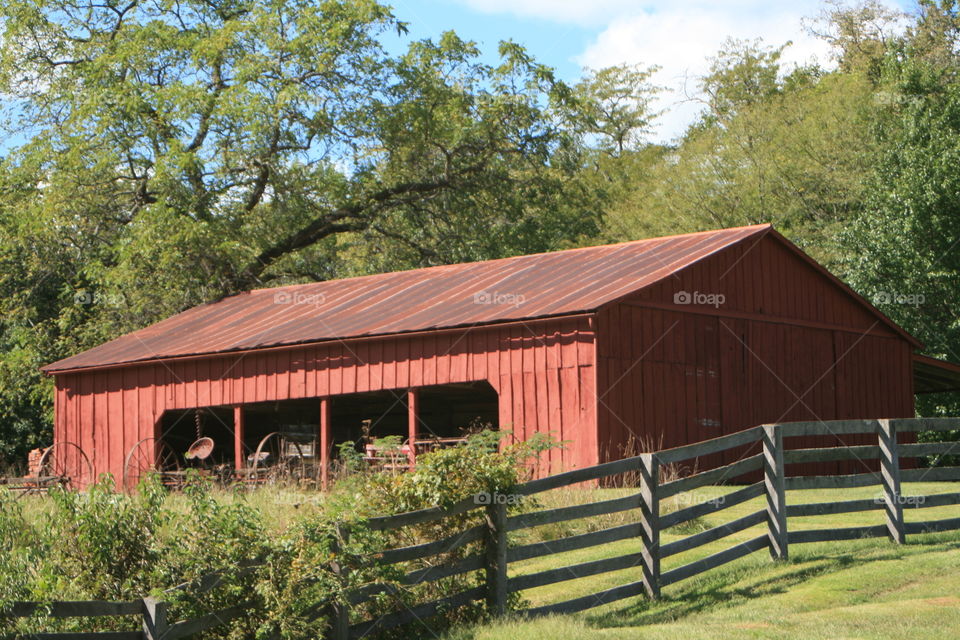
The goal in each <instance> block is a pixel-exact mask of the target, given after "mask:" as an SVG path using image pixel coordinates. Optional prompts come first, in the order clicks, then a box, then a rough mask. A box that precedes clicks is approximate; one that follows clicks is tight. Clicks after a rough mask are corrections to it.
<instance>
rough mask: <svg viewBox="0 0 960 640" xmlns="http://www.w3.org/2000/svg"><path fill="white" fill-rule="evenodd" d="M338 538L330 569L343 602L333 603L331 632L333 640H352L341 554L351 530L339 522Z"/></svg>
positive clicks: (336, 538)
mask: <svg viewBox="0 0 960 640" xmlns="http://www.w3.org/2000/svg"><path fill="white" fill-rule="evenodd" d="M336 531H337V532H336V537H335V538H334V540H333V548H332V549H331V551H332V552H333V555H334V558H333V561H332V562H331V563H330V568H331V569H332V571H333V574H334V575H335V576H336V577H337V580H338V581H339V582H340V587H341V591H342V596H343V602H341V601H339V600H335V601H334V603H333V620H332V621H331V622H332V624H331V625H330V631H331V633H332V636H331V637H332V638H333V640H348V639H349V638H350V606H349V605H348V604H347V602H346V600H347V597H348V596H349V594H348V593H346V586H347V585H346V579H345V577H344V575H345V571H344V566H343V561H342V558H341V552H342V551H343V544H344V543H346V541H347V539H348V537H349V535H350V530H349V529H348V528H347V527H346V525H344V524H343V523H342V522H337V525H336Z"/></svg>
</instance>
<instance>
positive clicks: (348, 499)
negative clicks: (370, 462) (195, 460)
mask: <svg viewBox="0 0 960 640" xmlns="http://www.w3.org/2000/svg"><path fill="white" fill-rule="evenodd" d="M503 435H504V434H502V433H501V434H497V435H495V436H492V435H490V434H489V433H484V432H481V433H478V434H476V435H474V436H472V437H471V438H470V440H469V443H468V445H466V446H458V447H451V448H448V449H441V450H437V451H434V452H431V453H427V454H424V455H422V456H421V457H419V458H418V465H417V468H416V470H415V471H413V472H410V473H405V474H384V473H358V474H352V475H347V476H345V477H344V478H343V479H342V480H341V481H340V482H339V483H338V484H337V485H336V486H335V487H334V491H333V493H332V495H330V496H329V497H327V498H326V500H325V501H324V504H323V507H322V508H321V509H314V510H304V511H303V512H302V513H300V514H298V515H297V516H296V517H294V518H293V519H292V520H291V521H290V522H289V523H288V524H286V525H283V526H277V525H275V524H274V525H271V523H268V522H267V521H266V520H265V514H264V512H263V511H262V510H260V509H256V508H254V507H253V506H252V504H251V503H250V502H248V501H247V499H246V496H247V494H244V493H239V492H238V493H237V494H235V495H232V496H224V495H222V494H221V495H218V494H217V493H215V492H214V491H213V488H212V486H211V485H210V483H209V482H208V481H207V480H206V479H204V478H203V477H201V476H199V475H198V474H195V473H194V474H190V475H189V476H188V478H187V481H186V485H185V489H184V492H183V494H169V493H168V492H167V491H166V490H165V489H164V488H163V486H162V485H161V483H160V480H159V478H157V477H155V476H147V477H145V478H144V480H143V481H142V482H141V484H140V486H139V488H138V491H137V492H136V493H135V494H121V493H116V492H115V490H114V484H113V480H112V478H110V477H109V476H104V477H102V478H101V479H100V480H99V481H98V482H97V483H96V484H95V485H94V486H92V487H91V488H90V489H88V490H87V491H85V492H74V491H66V490H55V491H53V492H52V493H51V494H50V496H49V499H45V500H43V501H42V502H41V499H37V501H35V502H34V503H33V504H35V505H39V506H40V511H39V512H35V513H25V511H24V509H23V508H22V504H23V503H22V502H18V501H17V500H16V499H15V498H14V497H13V496H12V495H11V494H10V493H8V492H7V491H5V490H0V625H3V628H4V629H5V630H7V629H10V630H13V631H14V632H17V633H22V634H29V633H32V632H36V631H37V630H44V631H65V632H66V631H70V632H83V631H93V630H101V631H102V630H123V629H125V628H126V626H129V621H126V622H125V621H124V620H123V619H122V618H104V619H50V618H45V617H43V616H40V617H35V618H29V619H13V618H11V617H4V614H5V612H6V613H9V611H8V607H9V605H10V603H12V602H15V601H25V600H26V601H40V602H49V601H53V600H111V601H129V600H134V599H139V598H142V597H144V596H147V595H151V594H152V595H156V596H160V597H162V598H163V599H164V600H165V601H167V602H168V603H169V605H170V613H171V618H172V619H174V620H184V619H191V618H195V617H199V616H202V615H205V614H208V613H210V612H212V611H217V610H220V609H224V608H227V607H232V606H236V605H238V604H248V605H250V610H249V614H248V615H245V616H242V617H240V618H238V619H236V620H234V621H233V622H231V623H229V624H228V625H224V626H222V627H218V628H217V629H215V630H213V631H211V632H208V633H207V634H206V635H205V637H210V638H236V639H240V638H244V639H246V638H264V639H266V638H283V639H290V640H299V639H306V638H312V637H319V636H322V635H323V633H324V631H325V629H326V626H327V624H328V615H327V614H329V612H330V607H331V605H332V604H333V603H335V602H341V603H344V602H346V594H347V592H348V590H350V589H353V588H356V587H359V586H362V585H370V584H382V585H386V586H391V585H392V586H394V587H399V586H400V582H399V579H400V578H401V577H402V575H403V574H404V573H405V572H407V571H410V570H412V569H415V568H421V567H423V566H427V565H425V564H424V563H423V562H411V563H404V564H402V565H394V566H390V567H380V566H378V565H377V563H376V562H371V558H373V557H375V556H376V554H377V553H378V552H380V551H382V550H383V549H386V548H395V547H399V546H406V545H408V544H417V543H420V542H425V541H430V540H436V539H439V538H442V537H446V536H448V535H450V534H451V533H452V532H454V531H456V530H462V529H464V528H466V527H469V526H474V525H479V524H483V523H484V522H485V521H484V516H483V513H484V510H483V509H482V508H481V509H477V510H474V512H473V513H471V514H464V515H462V516H458V517H453V518H448V519H445V520H444V521H443V522H442V523H439V524H429V525H421V526H414V527H404V528H403V529H401V530H399V531H392V532H375V531H371V530H370V529H368V528H367V527H366V526H365V524H364V523H365V521H366V519H367V518H369V517H371V516H379V515H388V514H392V513H398V512H402V511H406V510H416V509H422V508H426V507H431V506H436V505H448V504H452V503H454V502H457V501H459V500H462V499H463V498H465V497H468V496H471V495H473V494H475V493H482V492H491V493H492V492H496V491H507V490H508V489H509V488H510V487H512V486H513V485H514V484H516V483H517V482H518V481H519V480H520V479H521V478H522V477H523V476H524V474H525V473H526V471H525V469H526V467H525V465H526V463H527V462H528V461H529V460H530V458H531V457H532V456H535V455H538V454H539V453H541V452H543V451H546V450H547V449H549V448H551V447H554V446H558V444H557V443H555V442H551V441H550V440H549V439H548V438H543V437H541V438H537V439H536V440H535V441H532V442H530V443H515V444H512V445H509V446H506V447H504V448H503V451H498V450H497V445H498V444H499V441H500V439H501V438H502V437H503ZM491 445H493V446H492V447H491ZM478 504H480V503H478ZM518 507H519V505H515V506H514V508H518ZM289 508H291V509H292V508H293V507H292V506H291V507H289ZM481 544H482V543H473V544H471V545H468V546H467V547H465V548H463V549H461V550H458V551H456V552H451V553H449V554H446V555H445V557H439V558H437V557H434V558H431V559H430V562H433V563H435V562H438V561H442V560H444V559H446V560H450V559H456V558H460V557H465V556H466V555H467V554H469V553H476V552H478V551H479V550H480V549H481ZM251 567H252V568H251ZM214 571H216V572H218V575H219V584H218V585H217V586H216V588H214V589H209V590H202V589H200V586H201V585H202V584H203V583H204V582H205V581H204V580H203V578H204V577H205V576H208V575H209V574H210V573H211V572H214ZM479 579H480V578H479V576H477V575H475V574H465V575H462V576H457V577H454V578H448V579H444V580H441V581H438V582H436V583H431V584H427V585H422V586H417V587H415V588H410V587H406V586H405V587H403V588H402V589H399V590H398V591H397V593H396V595H389V594H390V592H389V591H387V592H384V594H381V595H379V596H377V597H375V598H373V599H372V600H371V601H370V602H368V603H366V604H365V605H363V607H361V608H359V609H357V615H361V614H362V615H367V616H372V617H377V616H380V615H383V614H384V613H386V612H388V611H391V610H394V609H395V608H396V607H397V606H400V602H402V603H405V604H406V605H408V606H413V605H416V604H418V603H421V602H424V601H426V600H427V599H434V598H437V597H442V596H443V595H449V594H451V593H453V592H455V591H459V590H462V589H463V588H465V587H470V586H475V585H477V584H479V582H478V580H479ZM177 585H182V586H183V588H181V589H178V590H173V591H171V590H170V589H171V588H172V587H175V586H177ZM398 599H399V602H398ZM484 615H485V614H484V610H483V608H482V607H481V606H479V605H478V606H475V607H466V608H463V609H460V610H456V611H447V612H444V614H443V616H442V617H441V619H440V621H439V622H437V624H439V625H441V626H442V625H443V624H444V623H445V622H446V623H449V622H453V621H458V620H476V619H478V618H480V617H483V616H484ZM125 625H126V626H125Z"/></svg>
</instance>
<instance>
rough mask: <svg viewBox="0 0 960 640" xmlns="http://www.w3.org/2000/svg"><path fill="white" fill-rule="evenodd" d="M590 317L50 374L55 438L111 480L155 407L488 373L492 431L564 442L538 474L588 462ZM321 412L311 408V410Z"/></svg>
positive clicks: (148, 427) (592, 454) (591, 454)
mask: <svg viewBox="0 0 960 640" xmlns="http://www.w3.org/2000/svg"><path fill="white" fill-rule="evenodd" d="M594 356H595V347H594V333H593V328H592V320H591V319H590V318H586V317H582V318H577V319H567V320H555V321H540V322H528V323H525V324H518V325H513V326H510V327H503V328H495V327H494V328H489V327H488V328H476V329H467V330H461V331H458V332H436V333H430V334H422V335H417V336H412V335H411V336H406V337H394V338H388V339H377V340H372V339H371V340H355V341H347V342H338V343H329V344H320V345H314V346H306V347H302V348H296V349H287V350H270V351H263V352H251V353H249V354H246V355H234V356H229V357H212V358H204V359H194V360H180V361H170V362H166V363H157V364H152V365H147V366H135V367H123V368H116V369H106V370H102V371H91V372H86V373H72V374H62V375H59V376H57V380H56V382H57V395H56V398H57V401H56V402H57V404H56V423H55V428H54V432H55V440H56V441H58V442H59V441H71V442H76V443H77V444H79V445H80V447H81V448H82V449H83V450H84V451H85V452H86V453H87V454H88V455H89V456H90V457H91V459H92V460H93V461H94V464H95V467H96V469H95V471H96V473H97V474H99V473H104V472H110V473H113V474H114V476H115V477H116V478H117V479H118V481H119V478H121V476H122V473H123V461H124V458H125V456H126V453H127V452H128V451H129V450H130V449H131V447H133V446H134V445H135V444H136V443H137V442H138V441H139V440H140V439H142V438H145V437H150V436H153V435H155V431H156V424H157V421H158V420H159V418H160V416H161V415H162V414H163V412H164V411H166V410H170V409H187V408H195V407H213V406H231V405H237V404H246V403H252V402H264V401H275V400H288V399H297V398H312V397H317V398H319V397H322V396H335V395H338V394H347V393H355V392H363V391H379V390H388V389H398V390H400V389H406V388H408V387H418V386H427V385H436V384H447V383H456V382H470V381H479V380H486V381H488V382H489V383H490V384H491V386H493V388H494V389H495V390H496V391H497V393H498V394H499V401H500V416H499V420H500V425H501V428H512V429H513V433H514V436H515V437H524V438H526V437H529V436H530V435H531V434H532V433H534V432H535V431H553V432H554V434H555V435H556V436H557V437H558V438H561V439H565V440H571V441H573V443H572V444H571V445H570V446H569V447H568V448H567V449H565V450H563V451H553V452H550V453H549V454H547V456H546V459H545V460H544V463H545V464H543V465H542V467H541V473H543V474H545V473H549V472H551V471H557V470H559V469H560V468H565V469H566V468H575V467H579V466H589V465H592V464H596V462H597V454H596V451H597V446H596V442H597V439H596V405H595V401H594V398H595V389H596V380H595V372H594ZM318 410H319V409H318Z"/></svg>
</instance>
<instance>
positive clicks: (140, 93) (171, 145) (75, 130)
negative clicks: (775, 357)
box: [0, 0, 599, 459]
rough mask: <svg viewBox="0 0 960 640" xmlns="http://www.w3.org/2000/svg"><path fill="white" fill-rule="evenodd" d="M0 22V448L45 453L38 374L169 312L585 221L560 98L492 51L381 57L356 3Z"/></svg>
mask: <svg viewBox="0 0 960 640" xmlns="http://www.w3.org/2000/svg"><path fill="white" fill-rule="evenodd" d="M0 24H2V28H3V35H2V37H3V42H4V46H3V48H2V50H0V96H2V98H0V109H2V110H3V112H4V116H5V117H4V118H2V119H0V131H2V133H3V134H4V135H5V139H6V140H7V142H6V147H4V148H3V149H2V150H0V154H2V158H0V265H2V266H3V269H0V318H2V320H0V354H2V355H0V415H2V417H3V421H4V429H3V430H0V455H2V456H4V457H5V458H8V459H19V458H21V457H22V456H23V455H24V454H25V453H26V450H27V449H28V448H29V447H32V446H36V445H38V444H40V443H49V434H50V423H51V415H50V414H51V404H52V400H51V394H50V383H49V381H44V380H42V378H41V377H40V375H39V373H38V372H37V368H38V367H39V366H41V365H43V364H46V363H49V362H51V361H53V360H56V359H59V358H61V357H65V356H67V355H72V354H74V353H76V352H77V351H80V350H82V349H84V348H89V347H92V346H94V345H96V344H99V343H101V342H103V341H105V340H107V339H110V338H113V337H116V336H117V335H119V334H121V333H124V332H126V331H130V330H133V329H137V328H141V327H143V326H145V325H147V324H150V323H152V322H155V321H157V320H160V319H162V318H164V317H167V316H169V315H171V314H173V313H175V312H178V311H181V310H183V309H185V308H188V307H190V306H193V305H196V304H199V303H202V302H205V301H209V300H214V299H217V298H219V297H221V296H223V295H225V294H229V293H235V292H237V291H240V290H244V289H248V288H251V287H254V286H268V285H275V284H288V283H293V282H302V281H314V280H321V279H329V278H333V277H338V276H343V275H352V274H358V273H371V272H377V271H382V270H389V269H401V268H409V267H413V266H426V265H433V264H443V263H449V262H461V261H469V260H477V259H483V258H493V257H501V256H506V255H514V254H518V253H525V252H531V251H547V250H551V249H556V248H559V247H564V246H568V245H569V244H571V243H574V242H577V241H578V240H579V239H580V238H581V237H583V236H589V235H595V234H596V232H597V226H598V221H599V218H598V216H597V211H598V208H597V207H595V206H594V207H586V209H587V212H586V213H585V212H584V207H580V206H578V203H584V202H587V201H589V197H590V196H589V193H585V192H582V191H578V190H576V189H574V188H573V187H568V183H569V181H570V180H569V179H570V178H571V176H573V175H574V174H575V173H576V171H577V170H578V169H579V166H580V165H579V164H578V157H579V149H580V146H581V143H582V141H581V137H580V132H579V131H577V130H576V126H577V123H581V122H583V121H584V119H583V118H579V119H578V118H574V117H571V115H570V114H572V113H575V112H576V110H575V109H574V108H573V107H572V105H573V104H581V102H580V101H575V100H573V99H572V92H571V90H570V89H569V88H568V87H566V86H565V85H563V84H562V83H560V82H558V81H557V80H556V79H555V78H554V77H553V74H552V71H551V70H550V69H548V68H546V67H544V66H542V65H540V64H538V63H537V62H536V61H534V60H533V59H532V58H531V57H530V56H529V54H527V53H526V52H525V51H524V50H523V48H522V47H520V46H519V45H517V44H515V43H511V42H504V43H502V44H501V45H500V49H499V54H500V57H499V61H498V62H496V63H493V64H488V63H485V62H482V61H481V60H482V56H481V51H480V50H479V48H478V47H477V46H476V45H475V44H474V43H471V42H467V41H464V40H462V39H460V38H458V37H457V36H456V35H455V34H453V33H446V34H443V35H442V36H441V37H440V38H439V39H438V40H436V41H431V40H422V41H414V42H410V43H409V46H408V48H407V50H406V51H404V52H401V53H399V54H393V53H391V52H389V51H388V50H387V48H386V47H385V46H384V44H383V42H384V40H385V39H388V38H390V39H392V38H395V37H400V38H402V37H404V34H405V31H406V27H405V25H404V24H403V23H401V22H399V21H398V20H397V19H396V18H395V17H394V16H393V15H392V13H391V11H390V9H389V8H388V7H387V6H385V5H382V4H379V3H378V2H375V1H374V0H296V1H293V2H278V3H257V2H245V3H237V2H234V0H214V1H206V0H204V1H199V0H186V1H184V2H176V3H170V2H154V3H145V4H144V3H132V4H130V5H129V6H119V5H115V4H114V3H110V2H107V3H98V2H86V1H84V2H80V3H76V2H72V1H64V0H50V1H43V2H35V1H33V0H26V1H16V2H5V3H2V4H0ZM582 104H583V108H584V109H587V108H590V105H589V104H587V103H582ZM561 150H562V151H563V157H562V158H561V157H560V156H561V154H560V152H561ZM568 189H570V190H572V191H570V192H569V193H568Z"/></svg>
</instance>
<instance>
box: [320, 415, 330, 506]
mask: <svg viewBox="0 0 960 640" xmlns="http://www.w3.org/2000/svg"><path fill="white" fill-rule="evenodd" d="M319 441H320V442H319V448H320V488H321V489H323V490H324V491H326V490H327V484H328V483H329V482H330V445H331V442H330V398H326V397H325V398H320V438H319Z"/></svg>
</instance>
